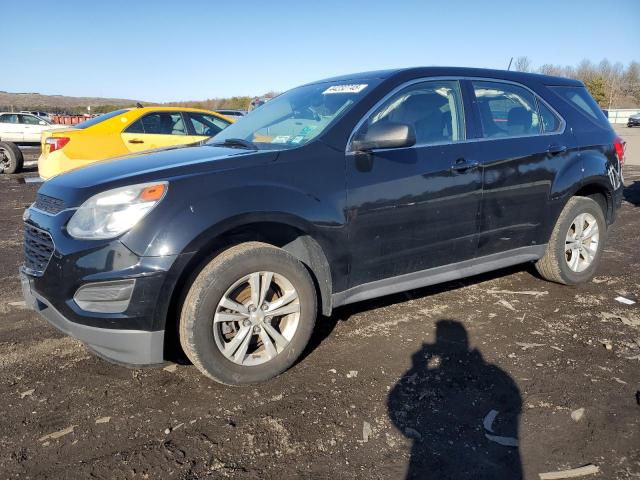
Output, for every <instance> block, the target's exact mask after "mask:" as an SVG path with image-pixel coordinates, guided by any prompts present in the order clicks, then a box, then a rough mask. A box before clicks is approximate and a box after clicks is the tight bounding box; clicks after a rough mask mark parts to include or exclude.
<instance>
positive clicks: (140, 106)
mask: <svg viewBox="0 0 640 480" xmlns="http://www.w3.org/2000/svg"><path fill="white" fill-rule="evenodd" d="M136 108H144V107H143V106H142V104H141V103H140V102H137V103H136Z"/></svg>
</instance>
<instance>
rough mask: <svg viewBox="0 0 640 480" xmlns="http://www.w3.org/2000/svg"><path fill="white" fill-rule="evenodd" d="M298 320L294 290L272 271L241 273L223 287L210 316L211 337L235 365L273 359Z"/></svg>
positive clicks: (289, 336) (290, 284)
mask: <svg viewBox="0 0 640 480" xmlns="http://www.w3.org/2000/svg"><path fill="white" fill-rule="evenodd" d="M299 323H300V299H299V298H298V292H297V291H296V289H295V288H294V286H293V285H292V283H291V282H290V281H289V280H287V279H286V278H285V277H284V276H282V275H280V274H278V273H274V272H254V273H250V274H249V275H245V276H244V277H242V278H240V279H239V280H238V281H236V282H235V283H234V284H233V285H232V286H231V287H229V288H228V289H227V291H226V292H225V294H224V295H223V296H222V299H221V300H220V302H219V303H218V306H217V307H216V311H215V314H214V317H213V336H214V339H215V343H216V346H217V347H218V349H219V350H220V352H222V354H223V355H224V356H225V357H226V358H227V359H229V360H230V361H232V362H233V363H236V364H238V365H243V366H254V365H260V364H263V363H266V362H268V361H270V360H273V359H274V358H275V357H276V356H278V355H279V354H280V353H282V351H283V350H284V349H285V348H286V347H287V345H288V344H289V342H290V341H291V340H292V338H293V336H294V335H295V333H296V330H297V329H298V324H299Z"/></svg>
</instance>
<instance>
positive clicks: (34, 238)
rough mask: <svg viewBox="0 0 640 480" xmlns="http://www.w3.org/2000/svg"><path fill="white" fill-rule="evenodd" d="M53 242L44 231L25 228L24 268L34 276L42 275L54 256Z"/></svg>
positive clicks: (30, 227) (27, 225) (27, 226)
mask: <svg viewBox="0 0 640 480" xmlns="http://www.w3.org/2000/svg"><path fill="white" fill-rule="evenodd" d="M53 249H54V245H53V240H52V239H51V235H49V234H48V233H47V232H45V231H44V230H40V229H39V228H35V227H33V226H31V225H29V224H25V226H24V266H25V267H26V268H27V269H28V270H29V271H30V273H32V274H34V275H42V274H43V273H44V270H45V269H46V268H47V264H48V263H49V260H50V259H51V255H53Z"/></svg>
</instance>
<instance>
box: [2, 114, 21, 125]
mask: <svg viewBox="0 0 640 480" xmlns="http://www.w3.org/2000/svg"><path fill="white" fill-rule="evenodd" d="M0 123H18V115H16V114H15V113H5V114H4V115H0Z"/></svg>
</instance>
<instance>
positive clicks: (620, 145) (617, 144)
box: [613, 137, 627, 166]
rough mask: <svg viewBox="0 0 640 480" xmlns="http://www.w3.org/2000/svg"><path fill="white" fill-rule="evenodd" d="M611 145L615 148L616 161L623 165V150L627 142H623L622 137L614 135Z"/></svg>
mask: <svg viewBox="0 0 640 480" xmlns="http://www.w3.org/2000/svg"><path fill="white" fill-rule="evenodd" d="M613 146H614V147H615V149H616V155H617V156H618V161H619V162H620V166H622V165H624V151H625V147H626V146H627V142H625V141H624V140H623V139H622V138H620V137H616V139H615V140H614V141H613Z"/></svg>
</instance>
